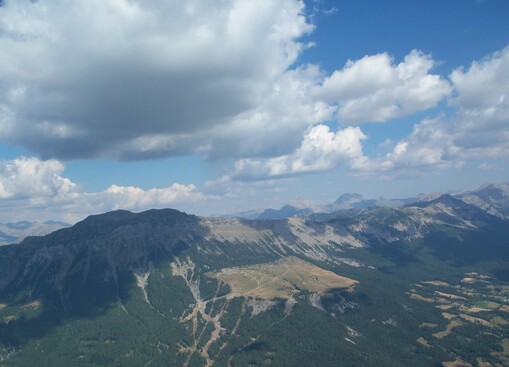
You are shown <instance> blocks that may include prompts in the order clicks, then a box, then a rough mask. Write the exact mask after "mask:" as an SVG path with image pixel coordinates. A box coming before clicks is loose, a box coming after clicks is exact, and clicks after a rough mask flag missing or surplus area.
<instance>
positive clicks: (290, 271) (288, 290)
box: [206, 256, 358, 299]
mask: <svg viewBox="0 0 509 367" xmlns="http://www.w3.org/2000/svg"><path fill="white" fill-rule="evenodd" d="M206 275H207V276H208V277H211V278H215V279H218V280H220V281H222V282H225V283H227V284H228V285H229V286H230V288H231V289H232V292H233V293H236V294H240V295H243V296H247V297H253V298H263V299H273V298H291V297H292V296H293V295H294V294H296V293H298V292H299V291H300V290H306V291H309V292H312V293H324V292H327V291H329V290H331V289H338V288H351V287H353V286H354V285H356V284H357V283H358V282H357V281H356V280H353V279H350V278H346V277H342V276H339V275H337V274H335V273H333V272H331V271H328V270H325V269H322V268H319V267H318V266H315V265H313V264H310V263H308V262H306V261H303V260H301V259H299V258H297V257H293V256H290V257H286V258H283V259H281V260H278V261H275V262H273V263H269V264H260V265H252V266H246V267H239V268H226V269H222V270H220V271H219V272H214V273H207V274H206Z"/></svg>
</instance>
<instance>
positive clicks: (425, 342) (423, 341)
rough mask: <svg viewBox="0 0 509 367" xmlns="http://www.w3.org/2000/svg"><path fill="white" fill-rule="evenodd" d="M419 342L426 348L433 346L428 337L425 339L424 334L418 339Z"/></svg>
mask: <svg viewBox="0 0 509 367" xmlns="http://www.w3.org/2000/svg"><path fill="white" fill-rule="evenodd" d="M417 343H419V344H420V345H422V346H425V347H426V348H431V345H430V344H429V343H428V341H427V340H426V339H424V338H423V337H422V336H421V337H420V338H418V339H417Z"/></svg>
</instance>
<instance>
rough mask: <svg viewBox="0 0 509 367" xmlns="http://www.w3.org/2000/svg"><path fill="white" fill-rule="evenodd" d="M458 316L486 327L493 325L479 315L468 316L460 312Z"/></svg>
mask: <svg viewBox="0 0 509 367" xmlns="http://www.w3.org/2000/svg"><path fill="white" fill-rule="evenodd" d="M459 316H460V317H461V318H462V319H463V320H465V321H468V322H471V323H474V324H480V325H483V326H487V327H493V325H492V324H491V323H490V322H489V321H486V320H484V319H481V318H479V317H472V316H469V315H465V314H463V313H462V314H460V315H459Z"/></svg>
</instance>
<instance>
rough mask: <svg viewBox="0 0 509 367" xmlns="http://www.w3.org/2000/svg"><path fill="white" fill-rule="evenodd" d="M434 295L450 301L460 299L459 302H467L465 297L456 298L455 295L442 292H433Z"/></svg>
mask: <svg viewBox="0 0 509 367" xmlns="http://www.w3.org/2000/svg"><path fill="white" fill-rule="evenodd" d="M435 294H438V295H439V296H442V297H445V298H450V299H461V300H464V301H466V300H467V299H466V298H465V297H461V296H457V295H455V294H450V293H444V292H438V291H435Z"/></svg>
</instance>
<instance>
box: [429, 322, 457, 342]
mask: <svg viewBox="0 0 509 367" xmlns="http://www.w3.org/2000/svg"><path fill="white" fill-rule="evenodd" d="M461 325H463V323H462V322H461V321H459V320H457V319H454V320H451V322H450V323H449V325H447V327H446V328H445V330H444V331H440V332H438V333H435V334H433V336H434V337H435V338H437V339H443V338H445V337H446V336H447V335H449V334H450V333H452V330H453V329H454V328H455V327H458V326H461Z"/></svg>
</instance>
